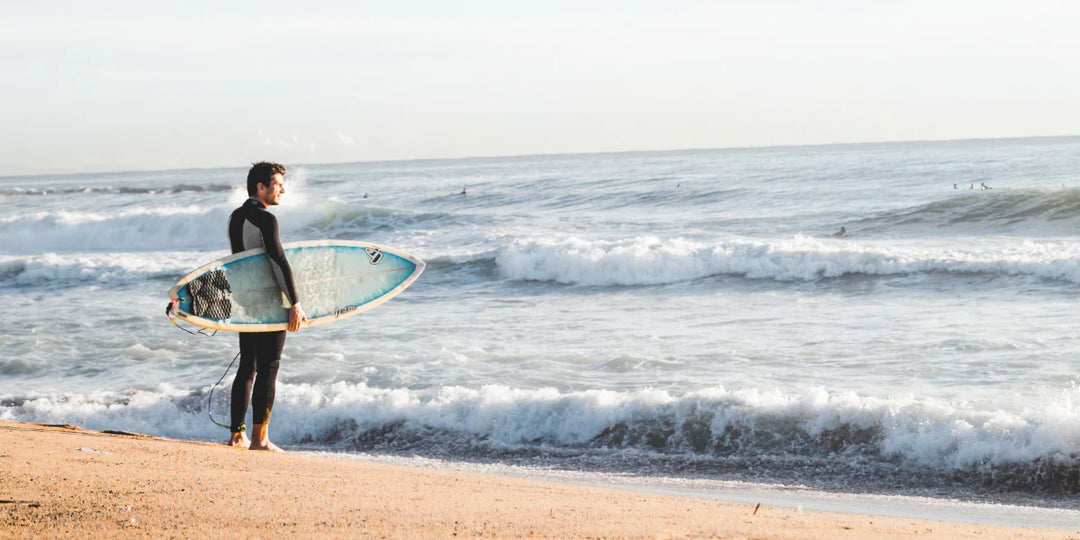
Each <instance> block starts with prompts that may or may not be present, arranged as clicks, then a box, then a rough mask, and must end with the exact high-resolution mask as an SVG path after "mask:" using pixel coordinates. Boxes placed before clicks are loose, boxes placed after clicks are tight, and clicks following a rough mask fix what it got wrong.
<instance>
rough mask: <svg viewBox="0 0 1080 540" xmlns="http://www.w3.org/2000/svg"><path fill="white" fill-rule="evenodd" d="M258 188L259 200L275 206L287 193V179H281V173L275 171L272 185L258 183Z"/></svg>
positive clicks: (271, 179)
mask: <svg viewBox="0 0 1080 540" xmlns="http://www.w3.org/2000/svg"><path fill="white" fill-rule="evenodd" d="M258 190H259V193H258V196H259V202H261V203H263V204H265V205H266V206H274V205H276V204H280V202H281V196H282V195H284V194H285V181H284V180H282V179H281V174H280V173H274V176H271V177H270V187H266V186H265V185H263V184H258Z"/></svg>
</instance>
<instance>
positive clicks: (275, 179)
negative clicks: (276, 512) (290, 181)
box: [228, 161, 307, 452]
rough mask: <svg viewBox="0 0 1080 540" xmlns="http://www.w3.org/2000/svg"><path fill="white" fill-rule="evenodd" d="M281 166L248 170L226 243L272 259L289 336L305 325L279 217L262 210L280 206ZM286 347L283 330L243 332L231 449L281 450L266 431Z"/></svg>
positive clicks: (282, 189)
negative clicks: (286, 305)
mask: <svg viewBox="0 0 1080 540" xmlns="http://www.w3.org/2000/svg"><path fill="white" fill-rule="evenodd" d="M284 174H285V167H284V166H282V165H281V164H279V163H270V162H265V161H263V162H259V163H255V164H254V165H252V167H251V170H249V171H248V177H247V191H248V197H249V198H248V200H246V201H244V204H242V205H240V208H237V209H236V210H234V211H233V213H232V216H231V217H230V218H229V243H230V244H231V246H232V252H233V253H239V252H241V251H246V250H249V249H256V248H263V249H265V250H266V255H267V258H268V259H269V260H270V265H271V269H272V270H273V274H274V279H275V280H276V281H277V284H278V286H279V287H281V292H282V293H283V294H284V295H285V298H286V299H287V300H288V302H289V305H290V306H291V307H290V308H289V331H291V332H296V331H297V330H299V329H300V325H301V323H303V322H306V321H307V317H306V316H305V315H304V310H303V309H302V308H301V307H300V298H299V297H298V296H297V294H296V284H295V283H294V282H293V275H292V268H291V267H290V266H289V261H288V260H286V259H285V250H284V249H283V248H282V247H281V238H280V235H279V234H278V223H277V218H275V217H274V215H273V214H271V213H270V212H268V211H267V210H266V207H268V206H274V205H277V204H279V202H280V200H281V196H282V195H284V194H285V183H284V180H283V178H282V177H283V176H284ZM284 347H285V331H284V330H279V331H277V332H241V333H240V367H238V368H237V371H236V378H235V379H234V380H233V387H232V410H231V412H232V423H231V425H230V428H229V429H230V431H231V432H232V436H231V437H230V438H229V443H228V444H229V445H230V446H247V447H248V448H250V449H252V450H272V451H275V452H281V451H282V450H281V449H280V448H278V447H277V445H275V444H274V443H272V442H270V434H269V431H268V428H269V425H270V411H271V410H272V409H273V408H274V387H275V386H276V384H277V370H278V364H279V362H280V360H281V350H282V349H283V348H284ZM249 400H250V402H251V408H252V412H251V421H252V427H251V439H250V440H249V439H248V437H247V435H246V434H245V433H244V432H245V431H246V429H245V426H244V419H245V418H246V417H247V408H248V401H249Z"/></svg>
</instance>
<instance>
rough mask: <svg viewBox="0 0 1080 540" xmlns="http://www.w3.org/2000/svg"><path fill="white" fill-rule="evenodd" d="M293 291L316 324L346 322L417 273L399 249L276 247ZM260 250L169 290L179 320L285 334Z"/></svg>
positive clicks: (331, 244) (418, 267)
mask: <svg viewBox="0 0 1080 540" xmlns="http://www.w3.org/2000/svg"><path fill="white" fill-rule="evenodd" d="M282 248H284V250H285V258H286V259H288V260H289V266H290V267H292V272H293V280H294V281H295V283H296V293H297V295H299V297H300V305H301V306H303V308H304V313H305V314H306V315H307V317H308V322H307V326H316V325H320V324H326V323H329V322H333V321H338V320H341V319H344V318H347V317H352V316H353V315H357V314H359V313H363V312H365V311H368V310H370V309H373V308H375V307H377V306H379V305H381V304H382V303H384V302H386V301H387V300H390V299H391V298H393V297H395V296H397V295H398V294H399V293H401V291H403V290H405V288H406V287H408V286H409V285H411V284H412V283H413V282H414V281H416V278H417V277H419V276H420V273H421V272H423V271H424V262H423V261H421V260H420V259H417V258H416V257H413V256H412V255H409V254H407V253H405V252H403V251H400V250H397V249H394V248H391V247H387V246H383V245H379V244H372V243H367V242H356V241H348V240H314V241H307V242H290V243H286V244H282ZM272 272H273V270H272V268H271V264H270V260H269V259H268V258H267V257H266V252H265V251H264V250H262V249H252V250H248V251H242V252H240V253H235V254H233V255H229V256H228V257H223V258H221V259H218V260H215V261H211V262H208V263H206V264H204V265H202V266H200V267H199V268H198V269H196V270H194V271H193V272H191V273H189V274H187V275H186V276H184V277H183V278H182V279H180V281H178V282H177V283H176V285H175V286H174V287H173V288H172V289H171V290H169V298H171V299H172V300H175V301H178V302H179V304H178V305H177V307H176V309H175V310H173V311H172V313H173V314H174V315H175V316H176V317H177V318H178V319H180V320H183V321H186V322H189V323H191V324H194V325H197V326H201V327H203V328H207V329H212V330H225V331H232V332H272V331H276V330H285V329H286V327H287V326H288V321H289V309H288V307H289V305H288V302H287V301H286V299H285V295H284V293H282V291H281V287H280V286H278V284H277V281H276V280H274V277H273V274H272Z"/></svg>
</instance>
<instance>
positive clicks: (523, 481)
mask: <svg viewBox="0 0 1080 540" xmlns="http://www.w3.org/2000/svg"><path fill="white" fill-rule="evenodd" d="M0 507H2V508H3V512H4V514H3V519H4V528H3V530H4V536H11V537H14V538H31V537H34V538H38V537H67V536H71V535H77V536H79V537H112V536H115V535H117V534H118V533H121V532H123V533H125V534H129V533H130V534H139V535H147V536H152V537H166V536H185V537H192V536H197V537H224V536H229V537H236V536H241V537H246V536H254V535H262V536H265V535H266V534H270V533H272V534H275V535H284V536H319V537H342V536H348V537H387V538H449V537H454V536H482V537H483V536H486V537H499V538H507V537H511V538H514V537H557V538H585V537H591V538H889V537H913V536H916V535H917V536H919V537H931V538H975V537H978V538H987V537H993V538H1039V539H1042V538H1080V531H1069V530H1060V529H1036V528H1024V527H1005V526H994V525H986V524H972V523H957V522H951V521H931V520H918V519H908V518H894V517H882V516H871V515H861V514H842V513H833V512H818V511H802V510H799V509H792V508H784V507H779V506H773V505H772V504H770V501H768V500H762V501H761V503H760V505H754V504H745V503H729V502H721V501H716V500H709V499H702V498H695V497H686V496H673V495H663V494H657V493H648V492H641V491H631V490H626V489H612V488H601V487H593V486H585V485H579V484H569V483H558V482H551V481H543V480H534V479H527V478H519V477H510V476H501V475H491V474H480V473H475V472H462V471H450V470H439V469H431V468H419V467H405V466H401V465H394V464H386V463H375V462H370V461H360V460H348V459H333V458H330V457H317V456H308V455H301V454H284V455H275V454H270V453H263V452H251V451H246V450H239V449H234V448H229V447H226V446H224V445H218V444H210V443H203V442H190V441H179V440H169V439H161V438H157V437H151V436H147V435H141V434H135V433H123V432H97V431H90V430H84V429H80V428H77V427H73V426H51V425H42V424H26V423H18V422H9V421H0Z"/></svg>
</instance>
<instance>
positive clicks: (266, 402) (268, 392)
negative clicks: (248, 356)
mask: <svg viewBox="0 0 1080 540" xmlns="http://www.w3.org/2000/svg"><path fill="white" fill-rule="evenodd" d="M256 335H258V336H259V338H258V344H257V345H256V353H255V386H254V388H252V392H251V423H252V424H266V423H268V422H270V411H271V410H272V409H273V408H274V394H275V393H276V392H275V390H276V386H277V371H278V365H279V364H280V362H281V351H282V349H284V348H285V331H284V330H280V331H278V332H260V333H258V334H256Z"/></svg>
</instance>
